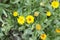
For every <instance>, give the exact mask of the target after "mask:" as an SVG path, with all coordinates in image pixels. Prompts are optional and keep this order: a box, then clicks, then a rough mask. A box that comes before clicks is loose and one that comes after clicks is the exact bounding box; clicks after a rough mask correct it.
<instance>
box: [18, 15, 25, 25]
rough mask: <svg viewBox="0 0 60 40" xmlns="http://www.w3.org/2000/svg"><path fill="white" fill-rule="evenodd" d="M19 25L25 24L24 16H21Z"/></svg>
mask: <svg viewBox="0 0 60 40" xmlns="http://www.w3.org/2000/svg"><path fill="white" fill-rule="evenodd" d="M17 21H18V23H19V24H21V25H23V24H24V22H25V19H24V16H19V18H18V19H17Z"/></svg>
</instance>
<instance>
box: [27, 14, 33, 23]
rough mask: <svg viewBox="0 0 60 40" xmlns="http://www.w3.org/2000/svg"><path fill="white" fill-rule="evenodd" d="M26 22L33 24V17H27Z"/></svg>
mask: <svg viewBox="0 0 60 40" xmlns="http://www.w3.org/2000/svg"><path fill="white" fill-rule="evenodd" d="M26 21H27V23H28V24H30V23H33V22H34V17H33V16H32V15H28V16H27V17H26Z"/></svg>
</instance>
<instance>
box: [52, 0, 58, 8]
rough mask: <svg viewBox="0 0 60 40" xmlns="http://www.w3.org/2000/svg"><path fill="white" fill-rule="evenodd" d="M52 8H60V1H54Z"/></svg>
mask: <svg viewBox="0 0 60 40" xmlns="http://www.w3.org/2000/svg"><path fill="white" fill-rule="evenodd" d="M51 6H52V7H53V8H58V7H59V2H58V1H53V2H52V3H51Z"/></svg>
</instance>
